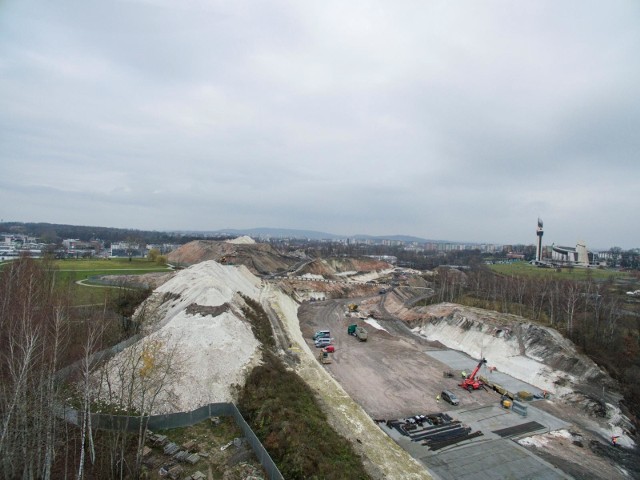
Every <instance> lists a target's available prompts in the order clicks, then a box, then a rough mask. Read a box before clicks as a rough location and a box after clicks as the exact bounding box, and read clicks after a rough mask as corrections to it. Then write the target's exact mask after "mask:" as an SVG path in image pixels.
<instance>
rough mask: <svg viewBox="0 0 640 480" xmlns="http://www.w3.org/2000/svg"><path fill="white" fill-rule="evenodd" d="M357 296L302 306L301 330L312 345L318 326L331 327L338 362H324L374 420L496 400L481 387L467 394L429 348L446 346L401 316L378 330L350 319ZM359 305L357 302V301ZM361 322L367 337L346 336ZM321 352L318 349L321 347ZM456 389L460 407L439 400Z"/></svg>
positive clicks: (461, 407)
mask: <svg viewBox="0 0 640 480" xmlns="http://www.w3.org/2000/svg"><path fill="white" fill-rule="evenodd" d="M351 301H353V300H349V301H347V300H327V301H323V302H311V303H305V304H303V305H302V306H301V307H300V309H299V311H298V318H299V321H300V328H301V330H302V334H303V335H304V337H305V340H306V341H307V343H308V344H309V345H310V346H311V348H312V349H313V348H315V347H314V345H313V341H312V340H311V337H312V335H313V333H314V332H315V331H317V330H325V329H328V330H330V331H331V336H332V337H333V339H334V345H335V347H336V351H335V353H334V354H333V355H332V359H333V363H331V364H328V365H325V368H326V369H327V370H329V372H330V373H331V375H332V376H333V377H334V378H335V379H336V380H337V381H338V382H339V383H340V384H341V385H342V386H343V388H344V389H345V390H346V391H347V393H348V394H349V395H350V396H351V397H352V398H353V399H355V400H356V401H357V402H358V403H359V404H360V405H361V406H362V408H364V410H365V411H366V412H367V413H368V414H369V415H370V416H371V417H372V418H375V419H395V418H401V417H405V416H409V415H415V414H418V413H424V414H426V413H431V412H440V411H443V410H446V411H454V412H455V411H456V410H458V409H469V408H473V407H474V406H481V405H485V404H487V403H491V402H495V401H496V398H495V394H494V393H489V392H485V391H483V390H477V391H474V392H473V393H468V392H466V391H465V390H463V389H461V388H460V387H458V386H457V384H458V382H459V379H458V378H444V377H443V372H444V371H446V370H448V367H447V366H446V365H445V364H443V363H441V362H439V361H437V360H435V359H433V358H431V357H429V356H428V355H427V354H426V353H425V351H427V350H430V349H431V350H433V349H442V348H443V347H442V346H441V345H438V344H432V343H430V342H427V341H426V340H424V339H421V338H419V337H417V336H415V335H413V334H412V333H411V331H410V330H409V329H408V328H407V327H406V326H405V324H404V323H402V322H401V321H399V320H378V323H379V324H380V325H381V326H382V327H384V328H385V330H386V331H384V330H379V329H376V328H374V327H373V326H371V325H368V324H367V323H365V321H364V320H360V319H357V318H354V317H345V312H346V310H347V307H346V305H347V303H350V302H351ZM356 303H357V300H356ZM352 323H356V324H358V325H360V326H363V327H365V328H366V330H367V332H368V333H369V335H368V340H367V341H366V342H360V341H359V340H358V339H357V338H355V337H353V336H350V335H348V334H347V326H348V325H349V324H352ZM318 353H319V349H318ZM443 389H449V390H452V391H454V392H455V393H456V394H457V395H458V397H459V398H460V406H458V407H453V406H451V405H448V404H444V403H443V402H441V403H440V404H438V403H437V401H436V396H437V395H438V394H439V393H440V392H441V391H442V390H443Z"/></svg>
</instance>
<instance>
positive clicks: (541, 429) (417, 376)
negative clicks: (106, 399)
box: [152, 241, 640, 479]
mask: <svg viewBox="0 0 640 480" xmlns="http://www.w3.org/2000/svg"><path fill="white" fill-rule="evenodd" d="M216 248H218V250H216ZM250 248H251V245H250V242H249V241H244V242H236V243H235V244H225V245H224V246H222V247H216V246H209V247H208V249H204V248H202V246H201V245H200V246H195V247H194V246H190V245H189V244H187V245H185V246H184V247H181V250H178V251H177V252H175V257H176V258H180V259H183V260H184V259H185V258H189V262H190V263H191V264H192V265H193V266H191V267H188V268H186V269H185V270H182V271H178V272H176V273H175V274H174V275H173V276H172V278H171V279H170V280H168V281H167V282H166V283H164V284H163V285H161V286H160V287H159V288H158V289H157V292H158V293H157V295H160V294H162V295H163V298H164V299H166V298H167V295H168V293H172V294H173V295H175V297H174V300H172V303H171V305H167V306H166V307H165V308H166V312H167V315H168V316H167V318H166V320H165V322H164V324H165V325H166V326H165V327H163V328H173V329H174V330H176V331H177V329H178V327H177V324H176V323H175V322H176V321H177V319H181V320H180V321H181V322H183V323H184V322H187V323H184V324H185V325H187V324H189V325H191V326H190V327H189V328H192V331H193V335H192V336H190V335H186V336H185V335H184V333H183V337H182V338H183V340H182V341H185V338H186V339H187V341H189V342H196V343H194V345H196V344H197V345H200V347H198V348H195V349H194V348H190V350H192V351H200V352H203V353H202V355H203V360H202V361H206V358H207V357H210V356H211V355H213V356H217V355H219V354H221V355H222V356H223V357H222V358H224V361H221V362H217V363H214V364H213V365H211V364H209V365H210V366H209V367H207V372H206V378H202V379H200V378H195V377H194V378H191V376H188V377H185V379H184V385H179V384H177V385H174V386H173V391H172V392H170V394H169V395H168V397H171V398H172V399H173V400H172V402H173V403H171V405H170V404H169V403H168V402H167V403H162V402H159V403H158V405H159V406H162V407H161V408H160V407H159V410H158V411H163V412H169V411H171V409H172V408H173V409H176V408H177V409H180V408H183V409H184V408H187V407H189V408H191V407H196V406H197V405H198V404H202V403H204V402H214V401H233V400H234V398H233V392H232V390H230V389H229V388H228V387H229V386H223V385H221V386H220V387H219V388H217V390H216V391H217V392H219V393H217V394H216V395H214V396H213V397H212V396H211V394H210V390H207V392H205V391H204V390H203V389H202V388H201V386H198V385H199V384H200V385H202V384H209V383H211V382H215V381H218V382H219V381H220V380H222V379H226V380H225V381H228V382H229V384H231V383H242V378H243V376H245V375H246V374H247V372H248V371H249V370H250V368H251V366H252V365H256V364H258V363H259V362H260V358H259V350H258V345H257V343H255V341H254V340H253V339H251V332H250V331H249V330H248V329H247V328H246V327H239V326H238V322H237V321H236V320H234V319H233V318H232V317H231V315H236V314H237V310H238V307H236V306H235V305H236V303H235V302H237V296H236V294H235V293H236V292H238V291H240V292H242V293H243V295H248V296H250V297H252V298H254V299H256V300H258V301H260V303H261V304H262V306H263V308H264V309H265V311H266V312H267V313H268V315H269V321H270V322H271V328H272V330H273V333H274V338H275V341H276V346H277V349H278V351H279V352H280V353H279V354H280V356H281V357H282V358H283V359H285V361H286V362H287V364H288V365H289V368H290V369H292V370H293V371H295V372H296V373H297V374H298V375H299V376H300V377H301V378H302V379H303V380H304V381H305V382H306V383H307V385H308V386H309V387H310V388H311V389H312V390H313V391H314V392H315V395H316V397H317V399H318V401H319V402H320V405H321V406H322V409H323V410H324V412H325V414H326V416H327V422H328V423H329V425H330V426H331V427H332V428H333V429H335V430H336V431H337V432H338V433H339V434H340V435H342V436H344V437H345V438H346V439H347V440H349V442H351V444H352V445H353V448H354V450H355V451H356V452H357V453H358V455H359V456H360V458H361V459H362V462H363V464H364V466H365V469H366V470H367V473H368V474H369V476H370V477H371V478H379V479H382V478H398V479H401V478H402V479H404V478H416V479H417V478H441V479H478V478H487V479H489V478H531V479H534V478H536V479H538V478H540V479H564V478H600V479H611V478H639V473H638V472H639V471H640V461H639V457H638V450H637V446H636V437H635V429H634V426H633V424H632V422H631V421H630V420H629V419H628V418H627V417H626V416H625V415H624V414H623V412H622V411H621V410H620V408H619V402H620V399H621V398H622V397H621V394H620V393H619V392H618V391H617V390H616V382H614V381H613V380H612V379H611V378H610V377H609V376H608V375H607V374H606V372H604V371H603V370H602V369H601V368H599V367H598V366H597V365H596V364H595V363H593V362H592V361H591V360H589V359H588V358H587V357H586V356H584V355H582V354H581V353H579V351H578V350H577V349H576V347H575V346H574V345H573V344H572V343H571V342H570V341H568V340H566V339H565V338H564V337H562V335H560V334H559V333H558V332H556V331H555V330H553V329H551V328H548V327H545V326H541V325H537V324H534V323H532V322H530V321H528V320H527V319H526V318H523V317H518V316H516V315H511V314H501V313H498V312H495V311H490V310H483V309H479V308H472V307H465V306H461V305H458V304H454V303H445V302H441V303H434V304H431V305H425V304H423V302H420V300H424V299H426V298H429V297H430V296H431V295H432V294H433V290H432V286H431V282H430V273H429V272H419V271H415V270H411V269H401V268H396V267H394V266H393V265H390V264H386V263H385V262H380V261H377V260H373V259H346V260H343V261H340V260H335V259H332V260H324V259H322V260H320V259H300V258H298V259H295V258H278V256H277V255H273V253H272V252H268V249H266V248H265V247H264V246H262V247H260V252H261V253H260V254H258V257H257V258H256V257H255V255H254V256H252V255H251V254H250V253H247V252H248V251H249V250H250ZM205 250H206V252H207V254H206V255H204V256H203V255H201V256H198V255H197V252H204V251H205ZM194 252H196V253H194ZM265 252H266V253H265ZM216 256H218V257H220V258H216ZM221 257H224V261H223V262H220V260H221ZM240 257H243V258H244V259H245V260H244V261H241V260H239V258H240ZM247 259H249V260H247ZM170 260H171V259H170ZM268 262H272V264H269V263H268ZM274 262H275V263H274ZM256 266H259V269H260V270H261V271H257V270H256ZM267 271H268V272H267ZM398 280H399V281H398ZM212 291H216V292H218V293H216V294H215V295H214V294H212V293H211V292H212ZM154 295H156V294H154ZM178 296H179V298H180V299H179V300H178V301H176V300H175V298H178ZM152 298H153V297H152ZM156 298H159V297H157V296H156ZM178 304H182V306H179V305H178ZM193 304H197V305H198V306H199V307H200V308H201V310H200V312H201V313H198V310H193V308H192V309H191V310H189V311H187V310H186V307H187V306H188V305H193ZM221 305H222V306H225V305H226V306H225V307H224V308H221V309H219V311H216V312H214V313H209V315H210V316H206V313H202V312H204V311H203V310H202V308H204V307H220V306H221ZM211 316H213V317H214V318H213V320H211ZM223 317H224V318H223ZM172 318H173V320H172ZM195 320H197V322H196V323H197V324H199V325H200V326H197V325H195V324H194V321H195ZM212 321H215V322H217V323H216V325H215V327H213V326H206V325H205V324H209V323H211V322H212ZM172 325H173V327H172ZM194 325H195V326H194ZM190 331H191V330H190ZM205 331H206V332H207V333H206V334H203V332H205ZM239 332H242V333H241V334H240V333H239ZM190 338H191V339H192V340H189V339H190ZM237 348H239V349H240V351H241V355H240V356H238V355H235V354H231V355H229V354H228V353H221V352H223V350H224V351H226V352H234V351H235V350H234V349H237ZM198 365H199V364H198V360H197V357H196V359H195V360H194V359H192V365H191V367H190V368H188V370H189V371H190V372H194V374H195V372H197V371H198ZM189 392H192V393H191V394H189V395H187V394H188V393H189ZM603 409H604V411H603Z"/></svg>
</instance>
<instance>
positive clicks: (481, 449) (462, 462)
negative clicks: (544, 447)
mask: <svg viewBox="0 0 640 480" xmlns="http://www.w3.org/2000/svg"><path fill="white" fill-rule="evenodd" d="M420 460H421V461H422V462H423V463H424V464H425V465H427V466H428V468H429V470H431V471H433V472H434V473H435V474H436V475H437V476H438V477H439V478H441V479H442V480H485V479H486V480H493V479H496V478H500V479H507V478H511V479H516V478H517V479H520V480H523V479H537V480H560V479H570V478H571V477H570V476H568V475H566V474H565V473H564V472H562V471H561V470H559V469H558V468H555V467H554V466H553V465H551V464H549V463H547V462H545V461H544V460H542V459H540V458H539V457H536V456H535V455H533V454H531V453H530V452H528V451H527V450H526V449H525V448H523V447H521V446H520V445H518V444H516V443H514V442H512V441H510V440H502V439H501V440H485V441H482V442H475V443H473V444H471V445H467V446H465V447H464V448H457V449H453V450H449V451H446V452H442V453H440V454H439V455H436V456H425V457H423V458H420Z"/></svg>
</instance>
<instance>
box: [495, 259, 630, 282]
mask: <svg viewBox="0 0 640 480" xmlns="http://www.w3.org/2000/svg"><path fill="white" fill-rule="evenodd" d="M487 266H488V267H489V268H490V269H491V270H493V271H494V272H496V273H498V274H501V275H515V276H537V277H550V278H558V279H562V280H587V279H588V278H589V277H591V278H593V279H594V280H607V279H608V278H611V277H614V278H620V277H626V276H628V274H627V273H625V272H618V271H616V270H607V269H599V268H579V267H575V268H562V269H560V271H558V270H557V269H555V268H540V267H534V266H533V265H530V264H528V263H526V262H514V263H500V264H495V265H487Z"/></svg>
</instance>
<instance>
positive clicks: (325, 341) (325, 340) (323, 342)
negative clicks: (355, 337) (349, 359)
mask: <svg viewBox="0 0 640 480" xmlns="http://www.w3.org/2000/svg"><path fill="white" fill-rule="evenodd" d="M314 343H315V345H316V348H320V347H326V346H328V345H331V344H332V343H333V341H332V340H331V339H330V338H329V337H322V338H318V339H317V340H316V341H315V342H314Z"/></svg>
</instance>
